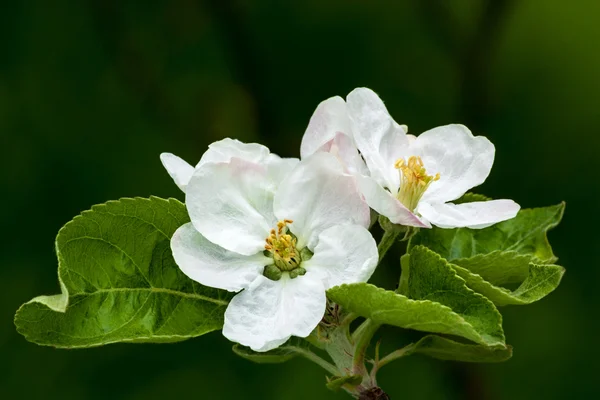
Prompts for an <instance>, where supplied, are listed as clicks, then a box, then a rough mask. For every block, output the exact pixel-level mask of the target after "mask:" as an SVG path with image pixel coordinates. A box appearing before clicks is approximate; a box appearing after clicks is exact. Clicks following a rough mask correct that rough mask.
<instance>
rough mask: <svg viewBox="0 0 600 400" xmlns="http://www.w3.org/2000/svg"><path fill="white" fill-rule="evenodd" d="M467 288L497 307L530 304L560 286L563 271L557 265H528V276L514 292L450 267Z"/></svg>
mask: <svg viewBox="0 0 600 400" xmlns="http://www.w3.org/2000/svg"><path fill="white" fill-rule="evenodd" d="M452 267H453V268H454V270H455V271H456V273H457V274H458V275H459V276H460V277H462V278H463V279H464V280H465V281H466V283H467V286H469V287H470V288H471V289H473V290H475V291H476V292H478V293H481V294H483V295H484V296H486V297H487V298H488V299H490V300H491V301H492V302H493V303H494V304H496V305H497V306H505V305H522V304H530V303H533V302H535V301H538V300H540V299H541V298H543V297H545V296H546V295H548V294H549V293H551V292H552V291H553V290H554V289H556V287H557V286H558V285H559V284H560V281H561V278H562V276H563V274H564V272H565V269H564V268H563V267H561V266H558V265H537V264H533V263H531V264H529V276H528V277H527V278H526V279H525V280H524V281H523V283H522V284H521V285H520V286H519V287H518V288H517V289H516V290H515V291H510V290H508V289H505V288H503V287H498V286H494V285H492V284H491V283H490V282H488V281H486V280H485V279H483V278H482V277H481V276H480V275H477V274H474V273H472V272H470V271H469V270H468V269H466V268H462V267H459V266H457V265H453V266H452Z"/></svg>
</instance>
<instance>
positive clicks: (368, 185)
mask: <svg viewBox="0 0 600 400" xmlns="http://www.w3.org/2000/svg"><path fill="white" fill-rule="evenodd" d="M356 181H357V183H358V187H359V188H360V191H361V193H362V195H363V196H364V198H365V201H366V202H367V204H368V205H369V206H370V207H371V208H372V209H374V210H375V211H377V212H378V213H379V214H381V215H383V216H384V217H387V218H389V220H390V221H391V222H392V223H394V224H400V225H406V226H417V227H421V228H431V225H429V223H428V222H427V221H422V220H421V219H420V218H419V217H418V216H417V215H415V214H414V213H412V212H411V211H410V210H409V209H408V208H406V207H405V206H404V204H402V203H401V202H400V200H398V199H397V198H396V197H395V196H394V195H392V194H391V193H390V192H388V191H387V190H385V189H384V188H382V187H381V186H380V185H379V183H377V182H375V180H374V179H372V178H369V177H367V176H358V177H356Z"/></svg>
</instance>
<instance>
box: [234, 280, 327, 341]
mask: <svg viewBox="0 0 600 400" xmlns="http://www.w3.org/2000/svg"><path fill="white" fill-rule="evenodd" d="M325 303H326V298H325V288H324V287H323V284H322V283H321V282H320V281H319V280H318V279H311V278H310V273H309V272H307V273H306V275H304V276H299V277H297V278H296V279H290V278H289V277H288V276H287V275H284V276H283V277H282V278H281V279H280V280H279V281H272V280H270V279H267V278H265V277H264V276H262V275H261V276H259V277H258V278H256V280H255V281H254V282H253V283H252V285H251V286H250V288H249V289H246V290H244V291H243V292H241V293H239V294H238V295H237V296H235V297H234V298H233V299H232V300H231V302H230V303H229V306H228V307H227V311H225V324H224V326H223V335H224V336H225V337H226V338H227V339H229V340H231V341H234V342H237V343H240V344H242V345H244V346H248V347H250V348H251V349H252V350H254V351H269V350H272V349H274V348H276V347H278V346H280V345H281V344H283V343H285V342H286V341H287V340H288V339H289V338H290V337H291V336H298V337H307V336H308V335H310V333H311V332H312V330H313V329H314V328H315V327H316V326H317V325H318V324H319V322H320V321H321V319H322V318H323V314H324V313H325Z"/></svg>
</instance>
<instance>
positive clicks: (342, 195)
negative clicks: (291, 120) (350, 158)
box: [274, 153, 371, 249]
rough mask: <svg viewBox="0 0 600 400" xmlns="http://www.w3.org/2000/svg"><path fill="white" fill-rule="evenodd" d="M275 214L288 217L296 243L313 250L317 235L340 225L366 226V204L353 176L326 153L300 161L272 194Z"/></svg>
mask: <svg viewBox="0 0 600 400" xmlns="http://www.w3.org/2000/svg"><path fill="white" fill-rule="evenodd" d="M274 208H275V215H276V216H277V218H278V219H279V220H282V219H291V220H293V221H294V222H293V223H292V224H291V225H290V229H291V231H292V233H294V234H295V235H296V236H297V237H298V246H299V247H303V246H304V245H307V246H308V247H309V248H310V249H313V248H314V246H316V244H317V239H318V237H319V234H320V233H321V232H323V231H324V230H325V229H327V228H329V227H331V226H334V225H340V224H356V225H361V226H364V227H367V226H369V222H370V219H371V215H370V210H369V206H368V205H367V204H366V203H365V202H364V201H363V199H362V196H361V195H360V193H359V191H358V187H357V186H356V181H355V179H354V178H353V177H352V176H350V175H348V174H345V173H344V170H343V166H342V165H341V164H340V163H339V162H338V161H337V159H336V158H335V156H333V155H331V154H329V153H316V154H313V155H312V156H310V157H309V158H307V159H305V160H302V161H301V162H300V164H298V167H296V169H294V171H293V172H292V173H291V174H290V176H289V177H288V178H287V179H286V180H285V181H284V182H283V183H282V184H281V185H280V186H279V188H278V189H277V192H276V194H275V203H274Z"/></svg>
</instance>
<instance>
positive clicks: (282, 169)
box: [265, 154, 300, 190]
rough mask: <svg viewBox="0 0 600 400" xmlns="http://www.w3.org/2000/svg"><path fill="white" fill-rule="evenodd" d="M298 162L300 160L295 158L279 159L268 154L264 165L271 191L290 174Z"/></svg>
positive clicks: (274, 155)
mask: <svg viewBox="0 0 600 400" xmlns="http://www.w3.org/2000/svg"><path fill="white" fill-rule="evenodd" d="M299 162H300V160H299V159H297V158H281V157H279V156H278V155H277V154H269V156H268V157H267V158H266V161H265V164H266V166H267V174H268V176H269V180H270V181H271V184H272V187H273V190H275V188H277V186H279V183H281V182H282V181H283V180H284V179H286V178H287V177H288V175H289V174H291V173H292V171H293V170H294V168H296V166H297V165H298V163H299Z"/></svg>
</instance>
